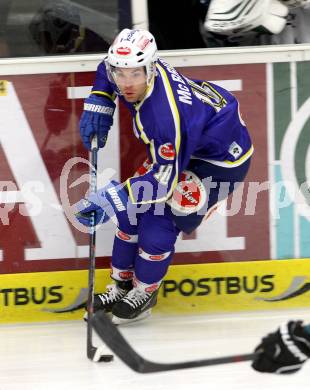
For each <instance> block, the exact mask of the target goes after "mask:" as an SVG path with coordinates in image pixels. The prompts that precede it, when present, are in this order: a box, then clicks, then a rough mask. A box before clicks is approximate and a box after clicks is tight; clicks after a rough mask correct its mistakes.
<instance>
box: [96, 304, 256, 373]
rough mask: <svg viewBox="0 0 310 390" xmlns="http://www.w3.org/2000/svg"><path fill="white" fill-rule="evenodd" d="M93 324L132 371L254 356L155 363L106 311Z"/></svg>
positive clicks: (218, 361) (140, 371)
mask: <svg viewBox="0 0 310 390" xmlns="http://www.w3.org/2000/svg"><path fill="white" fill-rule="evenodd" d="M91 323H92V324H93V327H94V329H95V331H96V332H97V334H98V335H99V337H100V338H101V339H102V341H103V342H104V343H105V344H106V345H107V346H108V347H109V348H110V349H111V351H113V352H114V353H115V355H117V356H118V357H119V358H120V359H121V360H122V361H123V362H124V363H125V364H126V365H127V366H128V367H130V368H131V369H132V370H134V371H136V372H139V373H142V374H146V373H151V372H161V371H170V370H180V369H184V368H194V367H205V366H214V365H216V364H226V363H237V362H244V361H249V360H253V358H254V354H247V355H235V356H224V357H219V358H211V359H203V360H193V361H187V362H180V363H155V362H152V361H150V360H147V359H144V358H143V357H142V356H140V355H139V354H138V353H137V352H136V351H135V350H134V349H133V348H132V347H131V346H130V345H129V344H128V342H127V341H126V340H125V338H124V337H123V336H122V334H121V333H120V332H119V330H118V329H117V327H116V326H115V325H114V324H113V323H112V322H111V320H110V319H109V317H108V316H107V314H106V313H105V312H104V311H99V312H97V313H96V314H95V315H94V316H93V318H92V321H91Z"/></svg>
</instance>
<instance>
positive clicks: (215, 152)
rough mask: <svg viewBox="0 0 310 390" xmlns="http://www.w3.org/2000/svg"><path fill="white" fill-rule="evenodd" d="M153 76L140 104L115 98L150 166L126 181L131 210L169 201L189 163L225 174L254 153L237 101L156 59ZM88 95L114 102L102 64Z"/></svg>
mask: <svg viewBox="0 0 310 390" xmlns="http://www.w3.org/2000/svg"><path fill="white" fill-rule="evenodd" d="M156 70H157V75H156V77H155V78H154V80H153V81H152V83H151V84H150V85H149V86H148V88H147V91H146V94H145V97H144V98H143V100H142V101H140V102H138V103H135V104H132V103H128V102H127V101H125V99H124V98H123V97H122V96H121V95H120V96H119V99H121V100H123V101H124V103H125V104H126V106H127V107H128V108H129V110H130V112H131V114H132V116H133V129H134V133H135V135H136V136H137V137H138V138H139V139H140V140H141V142H142V143H143V144H145V145H146V147H147V152H148V156H149V158H150V160H151V162H152V165H151V169H150V170H149V171H148V172H147V173H145V174H144V175H142V176H139V177H131V178H129V179H128V180H127V183H126V184H127V187H128V192H129V195H130V198H131V201H132V202H133V203H135V204H144V203H155V202H164V201H166V200H167V199H169V198H170V197H171V195H172V192H173V190H174V188H175V187H176V185H177V182H178V180H179V178H180V175H181V172H182V171H183V170H184V169H186V167H187V166H188V164H189V161H190V159H192V158H199V159H202V160H205V161H207V162H209V163H211V164H215V165H219V166H222V167H225V168H227V169H229V168H233V167H236V166H238V165H241V164H242V163H243V162H244V161H246V160H247V159H248V158H249V157H250V156H251V155H252V153H253V146H252V143H251V139H250V136H249V133H248V130H247V128H246V126H245V124H244V122H243V121H242V119H241V117H240V113H239V105H238V101H237V99H236V98H235V97H234V96H233V95H232V94H231V93H229V92H228V91H226V90H225V89H223V88H221V87H219V86H217V85H214V84H212V83H209V82H207V81H202V80H191V79H189V78H187V77H184V76H183V75H181V74H180V73H178V72H177V71H176V69H174V68H173V67H172V66H170V65H169V64H167V63H166V62H164V61H163V60H161V59H159V60H158V61H157V63H156ZM92 93H94V94H98V95H103V96H108V97H110V98H112V99H114V98H115V95H116V86H115V84H113V83H112V82H110V81H109V79H108V77H107V73H106V69H105V63H104V62H102V63H101V64H100V65H99V66H98V69H97V73H96V79H95V83H94V86H93V89H92Z"/></svg>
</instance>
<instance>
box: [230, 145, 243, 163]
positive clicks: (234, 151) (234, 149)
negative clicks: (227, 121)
mask: <svg viewBox="0 0 310 390" xmlns="http://www.w3.org/2000/svg"><path fill="white" fill-rule="evenodd" d="M228 152H229V153H230V154H231V155H232V156H233V157H234V158H235V159H237V158H238V157H239V156H240V155H241V153H242V147H241V146H240V145H238V144H237V142H233V143H232V144H231V145H230V146H229V150H228Z"/></svg>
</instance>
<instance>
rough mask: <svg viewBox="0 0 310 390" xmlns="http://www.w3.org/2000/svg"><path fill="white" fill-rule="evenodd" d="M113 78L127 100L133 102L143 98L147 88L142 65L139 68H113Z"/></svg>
mask: <svg viewBox="0 0 310 390" xmlns="http://www.w3.org/2000/svg"><path fill="white" fill-rule="evenodd" d="M113 78H114V80H115V82H116V84H117V86H118V88H119V90H120V92H121V94H122V95H123V96H124V98H125V100H127V102H129V103H135V102H137V101H139V100H142V99H143V97H144V95H145V92H146V88H147V82H146V81H147V78H146V73H145V68H144V67H143V66H141V67H139V68H115V69H114V70H113Z"/></svg>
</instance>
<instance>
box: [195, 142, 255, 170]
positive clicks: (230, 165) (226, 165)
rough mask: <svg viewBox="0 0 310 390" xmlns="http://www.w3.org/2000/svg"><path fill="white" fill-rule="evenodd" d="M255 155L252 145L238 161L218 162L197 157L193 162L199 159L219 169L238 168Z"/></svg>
mask: <svg viewBox="0 0 310 390" xmlns="http://www.w3.org/2000/svg"><path fill="white" fill-rule="evenodd" d="M253 153H254V147H253V145H252V146H251V147H250V149H249V150H248V151H247V152H246V153H245V154H244V155H243V156H242V157H240V158H239V159H238V160H236V161H229V160H224V161H218V160H210V159H208V158H201V157H195V156H193V157H191V160H195V159H198V160H203V161H206V162H208V163H210V164H213V165H217V166H219V167H224V168H236V167H238V166H239V165H241V164H243V163H244V162H245V161H246V160H247V159H248V158H250V157H251V156H252V154H253Z"/></svg>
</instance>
